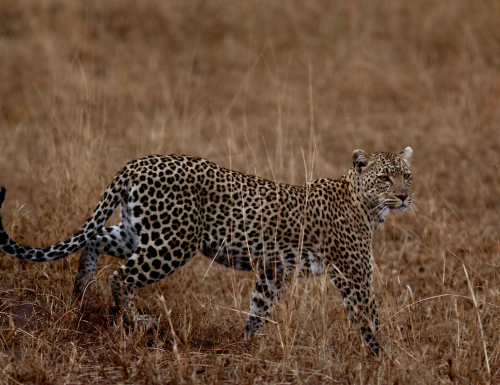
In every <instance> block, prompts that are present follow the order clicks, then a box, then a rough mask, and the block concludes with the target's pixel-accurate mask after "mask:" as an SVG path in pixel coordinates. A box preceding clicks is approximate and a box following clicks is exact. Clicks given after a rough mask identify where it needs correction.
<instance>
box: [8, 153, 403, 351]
mask: <svg viewBox="0 0 500 385" xmlns="http://www.w3.org/2000/svg"><path fill="white" fill-rule="evenodd" d="M412 153H413V150H412V149H411V148H410V147H407V148H405V149H404V150H403V151H402V152H401V153H390V152H374V153H370V154H369V153H366V152H365V151H363V150H360V149H358V150H355V151H354V152H353V153H352V162H353V165H352V167H351V168H350V169H349V170H348V171H346V172H345V173H344V174H343V175H342V176H341V177H340V178H339V179H330V178H321V179H317V180H313V181H311V182H308V183H305V184H304V185H290V184H285V183H278V182H274V181H271V180H268V179H264V178H261V177H259V176H254V175H248V174H244V173H241V172H238V171H233V170H230V169H227V168H224V167H221V166H219V165H217V164H215V163H212V162H210V161H208V160H206V159H203V158H199V157H195V156H187V155H150V156H146V157H143V158H140V159H136V160H133V161H131V162H129V163H127V164H126V165H125V167H123V168H122V169H121V170H120V171H119V172H118V173H117V174H116V176H115V177H114V179H113V180H112V181H111V183H110V184H109V185H108V187H107V188H106V190H105V192H104V193H103V195H102V197H101V198H100V200H99V202H98V204H97V206H96V208H95V210H94V211H93V213H92V215H91V216H90V217H89V218H88V219H87V220H86V221H85V223H84V224H83V225H82V226H81V227H80V229H78V230H77V231H76V232H75V233H74V234H73V235H72V236H71V237H69V238H68V239H66V240H65V241H62V242H59V243H57V244H54V245H51V246H47V247H41V248H36V247H29V246H24V245H21V244H19V243H17V242H15V241H14V240H13V239H11V238H10V236H9V235H8V234H7V233H6V231H5V230H4V228H3V224H2V219H1V217H0V250H1V251H3V253H5V254H7V255H10V256H13V257H16V258H19V259H21V260H26V261H32V262H45V261H54V260H57V259H60V258H65V257H67V256H69V255H71V254H73V253H75V252H77V251H78V250H82V251H81V254H80V259H79V266H78V271H77V275H76V278H75V281H74V289H73V295H75V296H77V297H78V296H81V295H82V294H83V293H84V291H85V290H86V289H87V288H88V286H89V285H90V284H91V283H92V282H93V280H94V276H95V272H96V266H97V261H98V258H99V256H100V255H104V254H107V255H111V256H113V257H116V258H119V259H122V260H124V263H123V264H122V265H121V267H119V268H118V269H117V270H115V271H113V272H112V273H111V275H110V276H109V285H110V289H111V293H112V297H113V299H114V301H115V304H116V307H117V308H118V310H119V312H120V313H119V314H122V315H123V318H124V320H125V321H126V322H128V323H129V324H133V325H146V326H147V327H150V326H154V325H155V322H156V321H155V320H154V319H153V317H151V316H149V315H148V314H145V313H143V312H142V311H138V309H137V307H136V305H135V302H134V297H133V293H134V292H135V291H136V290H137V289H139V288H141V287H144V286H146V285H151V284H153V283H155V282H157V281H159V280H161V279H163V278H166V277H167V276H169V275H171V274H173V273H174V272H176V271H177V270H179V269H180V268H181V267H182V266H184V265H185V264H186V263H187V262H189V261H190V260H191V259H192V258H193V257H194V256H196V255H197V254H201V255H203V256H205V257H208V258H210V259H211V260H212V261H213V262H217V263H220V264H222V265H224V266H227V267H231V268H233V269H237V270H243V271H253V272H254V275H255V285H254V288H253V293H252V298H251V305H250V311H249V313H248V318H247V321H246V331H245V333H244V339H245V341H250V340H251V339H252V338H253V337H254V336H255V335H256V334H257V333H258V335H259V336H260V335H261V333H259V332H261V329H262V328H263V325H264V324H265V323H266V322H267V321H268V320H270V319H271V317H272V315H273V307H274V305H275V304H276V303H277V301H278V299H279V298H280V296H282V295H283V290H284V289H285V288H286V287H287V283H288V282H290V279H289V278H290V276H301V277H302V276H305V277H307V276H317V275H325V274H326V275H327V278H328V279H329V280H330V281H331V282H332V283H333V284H334V286H335V287H336V288H337V289H338V291H339V292H340V294H341V296H342V298H343V303H344V306H345V309H346V312H347V315H348V320H349V322H350V323H351V324H353V325H355V326H356V327H357V328H358V329H359V330H360V332H361V335H362V338H363V339H364V341H365V343H366V346H368V348H369V349H370V351H371V352H372V353H373V354H375V355H378V354H379V352H380V349H381V344H380V342H379V339H380V336H379V329H380V321H379V315H378V311H377V305H376V298H375V293H374V289H373V270H374V258H373V248H372V243H373V237H374V233H375V231H376V230H377V229H378V228H379V227H380V226H381V225H382V223H383V222H384V221H385V219H386V216H387V214H388V212H389V211H392V212H402V211H405V210H406V209H407V208H408V207H411V205H412V197H411V194H410V187H411V184H412V180H413V176H412V173H411V172H410V160H411V156H412ZM5 194H6V189H5V188H4V187H1V188H0V207H1V205H2V203H3V202H4V199H5ZM119 205H120V211H121V213H120V216H121V220H122V221H121V222H120V223H119V224H117V225H113V226H109V227H106V223H107V221H108V219H109V218H110V216H111V215H112V213H113V212H114V211H115V210H116V209H117V207H118V206H119ZM259 338H260V337H259Z"/></svg>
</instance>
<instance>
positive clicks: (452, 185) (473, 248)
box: [0, 0, 500, 384]
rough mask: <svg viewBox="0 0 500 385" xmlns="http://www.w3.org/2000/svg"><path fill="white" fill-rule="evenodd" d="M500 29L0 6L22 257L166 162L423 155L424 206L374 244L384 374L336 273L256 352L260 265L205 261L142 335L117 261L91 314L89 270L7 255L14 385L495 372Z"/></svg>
mask: <svg viewBox="0 0 500 385" xmlns="http://www.w3.org/2000/svg"><path fill="white" fill-rule="evenodd" d="M499 20H500V3H499V2H498V1H496V0H484V1H473V0H468V1H467V0H450V1H446V2H445V1H438V0H422V1H404V0H373V1H364V0H353V1H344V2H343V1H330V0H308V1H253V0H249V1H230V0H217V1H203V0H197V1H192V2H191V1H184V0H168V1H167V0H165V1H163V0H146V1H140V0H107V1H97V0H95V1H78V2H77V1H62V0H44V1H28V0H3V1H2V2H1V3H0V184H2V185H4V186H6V187H7V189H8V192H7V198H6V202H5V203H4V205H3V207H2V215H3V219H4V225H5V228H6V229H7V231H8V232H9V234H11V235H12V237H14V238H15V239H16V240H18V241H19V242H22V243H26V244H29V245H33V246H43V245H48V244H51V243H55V242H57V241H60V240H62V239H65V238H66V237H67V236H69V235H70V234H72V233H73V232H74V231H75V230H76V229H78V227H79V226H80V225H81V224H82V223H83V221H84V220H85V218H87V216H88V215H90V213H91V212H92V210H93V208H94V206H95V204H96V203H97V201H98V199H99V197H100V194H101V193H102V192H103V190H104V188H105V186H106V185H107V183H108V182H109V181H110V180H111V178H112V177H113V175H114V173H115V172H116V171H118V170H119V169H120V167H122V166H123V165H124V164H125V163H126V162H127V161H129V160H132V159H134V158H136V157H139V156H143V155H147V154H151V153H164V154H168V153H184V154H191V155H197V156H202V157H205V158H208V159H210V160H212V161H215V162H217V163H219V164H221V165H224V166H226V167H231V168H233V169H236V170H239V171H243V172H247V173H251V174H258V175H260V176H263V177H266V178H269V179H272V180H277V181H280V182H287V183H295V184H303V183H304V182H306V181H307V180H311V178H317V177H333V178H337V177H339V176H340V175H341V174H342V173H343V172H344V171H345V170H347V169H348V168H349V167H350V165H351V153H352V151H353V150H354V149H357V148H362V149H364V150H365V151H368V152H372V151H380V150H382V151H384V150H385V151H392V152H399V151H402V150H403V149H404V148H405V147H407V146H411V147H412V148H413V150H414V158H413V164H412V171H413V174H414V185H413V191H414V194H415V195H414V198H415V200H416V201H418V202H419V203H415V207H414V210H415V215H413V213H412V212H411V211H410V210H408V211H407V212H405V213H403V214H400V215H391V216H390V217H389V219H388V221H387V222H386V224H385V225H384V226H383V227H382V229H381V230H380V231H379V232H378V234H377V236H376V239H375V249H374V254H375V259H376V262H377V267H376V270H375V285H376V288H377V292H378V301H379V304H380V305H379V308H380V313H381V322H382V331H381V338H382V340H383V341H384V344H385V353H384V354H383V355H382V356H381V357H380V358H379V359H375V358H373V357H371V356H370V355H368V354H367V352H366V350H365V349H364V347H363V344H362V343H361V341H360V337H359V333H358V332H357V331H356V329H355V328H353V327H351V326H349V324H348V322H347V317H346V315H345V312H344V309H343V305H342V302H341V300H340V298H339V296H338V293H337V292H336V291H335V290H334V288H333V287H332V286H331V285H330V284H329V283H328V282H327V281H325V280H324V279H310V280H299V281H298V282H296V284H295V283H294V284H293V285H292V287H291V290H290V291H289V292H288V293H287V294H286V295H285V298H283V300H282V301H281V302H280V305H279V307H278V311H277V313H276V316H275V319H274V321H276V323H270V324H268V326H266V328H265V329H264V336H263V337H262V339H261V340H254V341H253V342H252V343H251V344H250V345H245V344H244V343H243V340H242V336H243V328H244V323H245V318H246V314H245V313H244V312H246V311H248V308H249V302H250V293H251V286H252V280H253V276H252V274H246V273H239V272H233V271H231V270H228V269H224V268H222V267H220V266H212V267H209V265H210V261H209V260H206V259H204V258H201V257H198V258H196V260H195V261H194V262H193V263H191V264H190V265H189V266H188V267H186V268H185V269H183V270H182V271H181V272H179V273H177V274H176V275H174V276H172V277H170V278H169V279H167V280H164V281H162V282H161V283H159V284H156V285H153V286H152V287H148V288H146V289H143V290H140V291H139V293H138V295H137V297H138V303H139V305H140V307H141V308H142V309H143V310H144V311H146V312H148V313H151V314H153V315H154V316H155V317H157V318H160V325H161V326H160V329H159V331H158V334H157V335H154V336H143V335H140V334H139V333H128V334H127V333H125V332H124V331H123V329H122V328H121V325H120V323H119V318H118V317H117V315H116V314H115V313H113V307H112V306H113V304H112V301H111V298H110V294H109V289H108V283H107V276H108V275H109V273H110V272H111V271H112V270H113V269H115V268H116V266H118V265H119V262H117V261H115V260H113V259H112V258H110V257H102V259H101V262H100V263H99V265H98V274H97V278H96V283H95V284H94V285H93V286H92V287H91V288H90V289H89V291H88V293H87V296H86V298H85V299H84V301H83V305H82V307H80V306H78V304H75V303H74V302H72V299H71V288H72V282H73V279H74V276H75V272H76V268H77V258H78V255H75V256H72V257H70V258H68V259H65V260H62V261H58V262H53V263H47V264H36V265H35V264H29V263H20V262H18V261H15V260H13V259H12V258H10V257H7V256H1V257H0V269H1V274H0V293H1V294H0V306H1V307H0V320H1V322H2V324H1V325H2V329H1V333H0V369H1V370H0V377H1V378H2V381H4V382H5V383H18V382H31V383H58V384H59V383H61V384H62V383H166V382H170V381H171V382H172V383H200V384H203V383H240V384H244V383H247V384H254V383H255V384H260V383H307V384H316V383H325V382H333V383H345V384H365V383H370V384H376V383H384V384H387V383H406V384H409V383H411V384H416V383H427V384H428V383H443V384H445V383H452V382H453V383H486V382H488V381H489V380H491V381H492V383H495V382H498V381H500V374H499V372H498V371H499V370H500V362H499V353H500V352H499V346H500V344H499V343H500V337H499V335H500V333H499V332H500V327H499V326H498V325H499V317H500V311H499V306H500V298H499V296H500V295H499V293H500V292H499V283H500V280H499V275H498V267H499V265H500V256H499V252H500V246H499V242H500V241H499V219H500V210H499V208H500V207H499V206H500V178H499V169H498V166H499V161H500V153H499V148H500V136H499V134H500V132H499V131H500V124H499V123H500V28H499ZM112 221H115V222H116V218H115V217H114V218H113V219H112ZM464 268H465V270H466V271H467V274H468V276H467V275H466V273H465V270H464ZM205 275H206V276H205ZM471 290H472V291H471ZM472 293H473V294H474V298H475V301H474V299H473V298H472ZM162 294H164V295H165V302H162V301H161V298H160V296H161V295H162ZM167 309H168V310H171V313H167ZM167 314H170V315H169V316H168V317H167ZM168 318H170V321H168ZM9 319H11V320H12V321H11V322H10V321H9ZM478 319H480V320H481V324H482V327H483V330H482V331H481V328H480V326H479V323H478ZM170 325H171V326H170ZM172 330H173V333H172ZM486 357H488V359H489V365H487V363H486Z"/></svg>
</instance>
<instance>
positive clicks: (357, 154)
mask: <svg viewBox="0 0 500 385" xmlns="http://www.w3.org/2000/svg"><path fill="white" fill-rule="evenodd" d="M373 162H374V159H373V158H372V157H371V156H370V155H369V154H367V153H366V152H364V151H363V150H354V152H353V153H352V163H353V165H354V168H355V169H356V171H358V174H361V173H362V172H364V171H366V170H367V169H368V168H369V167H370V166H371V165H372V164H373Z"/></svg>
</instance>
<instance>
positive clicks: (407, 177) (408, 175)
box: [403, 172, 411, 179]
mask: <svg viewBox="0 0 500 385" xmlns="http://www.w3.org/2000/svg"><path fill="white" fill-rule="evenodd" d="M410 176H411V174H410V173H409V172H407V173H406V174H404V175H403V178H405V179H410Z"/></svg>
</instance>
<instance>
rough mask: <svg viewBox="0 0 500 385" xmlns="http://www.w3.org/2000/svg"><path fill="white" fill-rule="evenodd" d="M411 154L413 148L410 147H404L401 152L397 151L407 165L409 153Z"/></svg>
mask: <svg viewBox="0 0 500 385" xmlns="http://www.w3.org/2000/svg"><path fill="white" fill-rule="evenodd" d="M412 154H413V150H412V149H411V147H406V148H405V149H404V150H403V151H402V152H400V153H399V155H400V156H401V158H403V160H404V161H405V162H406V164H407V165H408V166H409V165H410V159H411V155H412Z"/></svg>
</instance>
